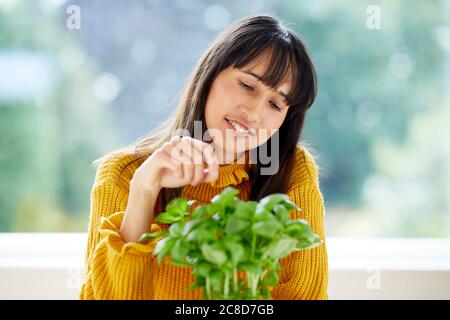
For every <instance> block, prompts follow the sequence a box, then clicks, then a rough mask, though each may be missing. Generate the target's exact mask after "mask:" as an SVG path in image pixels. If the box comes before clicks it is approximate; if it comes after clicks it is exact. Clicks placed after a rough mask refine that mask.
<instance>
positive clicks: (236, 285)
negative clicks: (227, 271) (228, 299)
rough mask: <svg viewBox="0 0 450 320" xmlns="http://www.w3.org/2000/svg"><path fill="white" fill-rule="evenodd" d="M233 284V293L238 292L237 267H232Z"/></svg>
mask: <svg viewBox="0 0 450 320" xmlns="http://www.w3.org/2000/svg"><path fill="white" fill-rule="evenodd" d="M233 285H234V293H236V294H237V293H238V273H237V267H234V270H233Z"/></svg>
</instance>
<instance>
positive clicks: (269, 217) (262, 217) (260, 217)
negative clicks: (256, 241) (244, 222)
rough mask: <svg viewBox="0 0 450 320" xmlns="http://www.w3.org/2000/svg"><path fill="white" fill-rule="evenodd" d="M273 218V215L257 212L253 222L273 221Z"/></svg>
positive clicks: (267, 212) (264, 211)
mask: <svg viewBox="0 0 450 320" xmlns="http://www.w3.org/2000/svg"><path fill="white" fill-rule="evenodd" d="M274 219H275V216H274V215H273V213H271V212H270V211H267V210H262V211H259V212H258V213H256V214H255V221H264V220H274Z"/></svg>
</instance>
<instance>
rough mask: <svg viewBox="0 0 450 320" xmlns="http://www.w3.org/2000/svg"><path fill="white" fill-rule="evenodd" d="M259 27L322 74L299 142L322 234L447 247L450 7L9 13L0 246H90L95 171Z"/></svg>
mask: <svg viewBox="0 0 450 320" xmlns="http://www.w3.org/2000/svg"><path fill="white" fill-rule="evenodd" d="M70 5H76V6H78V8H79V9H80V17H81V20H80V21H81V24H80V27H81V28H80V29H70V28H68V26H67V19H68V17H69V16H70V13H68V12H67V9H68V7H69V6H70ZM373 5H375V6H376V7H375V10H376V12H377V14H378V17H379V18H380V20H379V22H380V25H379V28H372V27H371V26H370V24H368V20H370V19H371V18H373V12H374V11H372V9H373V7H370V6H373ZM369 8H372V9H369ZM259 13H266V14H271V15H274V16H275V17H277V18H279V19H280V20H281V21H282V22H283V23H284V24H285V25H286V26H288V27H290V28H292V29H294V30H295V31H296V32H297V33H298V34H299V35H300V36H301V38H302V39H303V40H304V41H305V44H306V46H307V48H308V49H309V51H310V53H311V55H312V57H313V60H314V62H315V64H316V67H317V71H318V76H319V92H318V97H317V100H316V102H315V104H314V105H313V107H312V109H311V111H310V112H309V113H308V116H307V120H306V125H305V131H304V133H303V139H304V140H305V141H306V142H307V143H308V144H310V145H311V146H312V147H313V152H314V154H316V156H317V162H318V164H319V165H320V167H321V171H320V172H321V176H320V183H321V189H322V192H323V194H324V198H325V205H326V212H327V218H326V219H327V220H326V224H327V226H326V227H327V234H328V235H329V236H354V237H360V236H361V237H365V236H369V237H448V236H450V142H449V139H450V125H449V123H450V105H449V104H450V103H449V101H450V99H449V95H450V94H449V89H450V2H449V1H433V2H426V1H420V0H415V1H339V2H337V1H331V0H329V1H268V0H265V1H256V0H255V1H247V2H242V1H238V0H232V1H216V2H214V3H211V2H210V1H206V0H195V1H181V0H180V1H157V0H148V1H143V0H142V1H129V2H125V1H119V0H115V1H104V0H102V1H95V2H94V1H64V0H43V1H24V0H2V1H0V150H1V151H0V232H24V231H35V232H38V231H45V232H50V231H58V232H71V231H78V232H82V231H86V230H87V221H88V215H89V194H90V188H91V186H92V184H93V181H94V176H95V170H94V168H92V167H91V166H90V163H91V161H92V160H94V159H95V158H97V157H99V156H101V155H102V154H104V153H106V152H107V151H109V150H113V149H115V148H118V147H121V146H123V145H125V144H128V143H130V142H131V141H133V140H135V139H137V138H138V137H141V136H143V135H145V134H146V133H148V132H149V131H151V130H153V129H154V128H155V127H156V126H157V124H158V123H159V122H161V121H163V120H164V119H165V118H166V117H167V116H168V114H169V112H170V111H171V110H172V108H173V107H174V106H175V104H176V101H177V99H178V97H179V93H180V90H181V88H182V87H183V85H184V83H185V81H186V80H187V77H188V74H189V72H190V71H191V70H192V68H193V67H194V64H195V63H196V61H197V59H198V58H199V57H200V55H201V54H202V53H203V51H204V50H205V49H206V47H207V46H208V44H209V42H210V41H211V40H212V39H213V38H214V37H215V36H216V35H217V34H218V33H219V32H220V31H222V30H223V29H224V28H226V27H227V26H228V25H229V24H230V23H232V22H233V21H235V20H237V19H240V18H242V17H244V16H248V15H253V14H259Z"/></svg>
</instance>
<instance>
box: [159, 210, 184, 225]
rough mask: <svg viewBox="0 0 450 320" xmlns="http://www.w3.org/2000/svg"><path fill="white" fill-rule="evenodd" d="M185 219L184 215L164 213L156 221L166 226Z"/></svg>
mask: <svg viewBox="0 0 450 320" xmlns="http://www.w3.org/2000/svg"><path fill="white" fill-rule="evenodd" d="M182 219H183V214H177V213H173V212H163V213H161V214H160V215H158V216H157V217H156V221H157V222H160V223H165V224H172V223H175V222H178V221H180V220H182Z"/></svg>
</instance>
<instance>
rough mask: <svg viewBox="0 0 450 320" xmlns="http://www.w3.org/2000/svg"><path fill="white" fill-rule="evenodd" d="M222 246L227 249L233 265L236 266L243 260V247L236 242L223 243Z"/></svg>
mask: <svg viewBox="0 0 450 320" xmlns="http://www.w3.org/2000/svg"><path fill="white" fill-rule="evenodd" d="M224 246H225V247H226V248H227V249H228V252H229V253H230V255H231V259H232V260H233V265H237V264H238V263H239V262H240V261H242V260H243V258H245V249H244V246H243V245H242V244H240V243H238V242H234V241H224Z"/></svg>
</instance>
